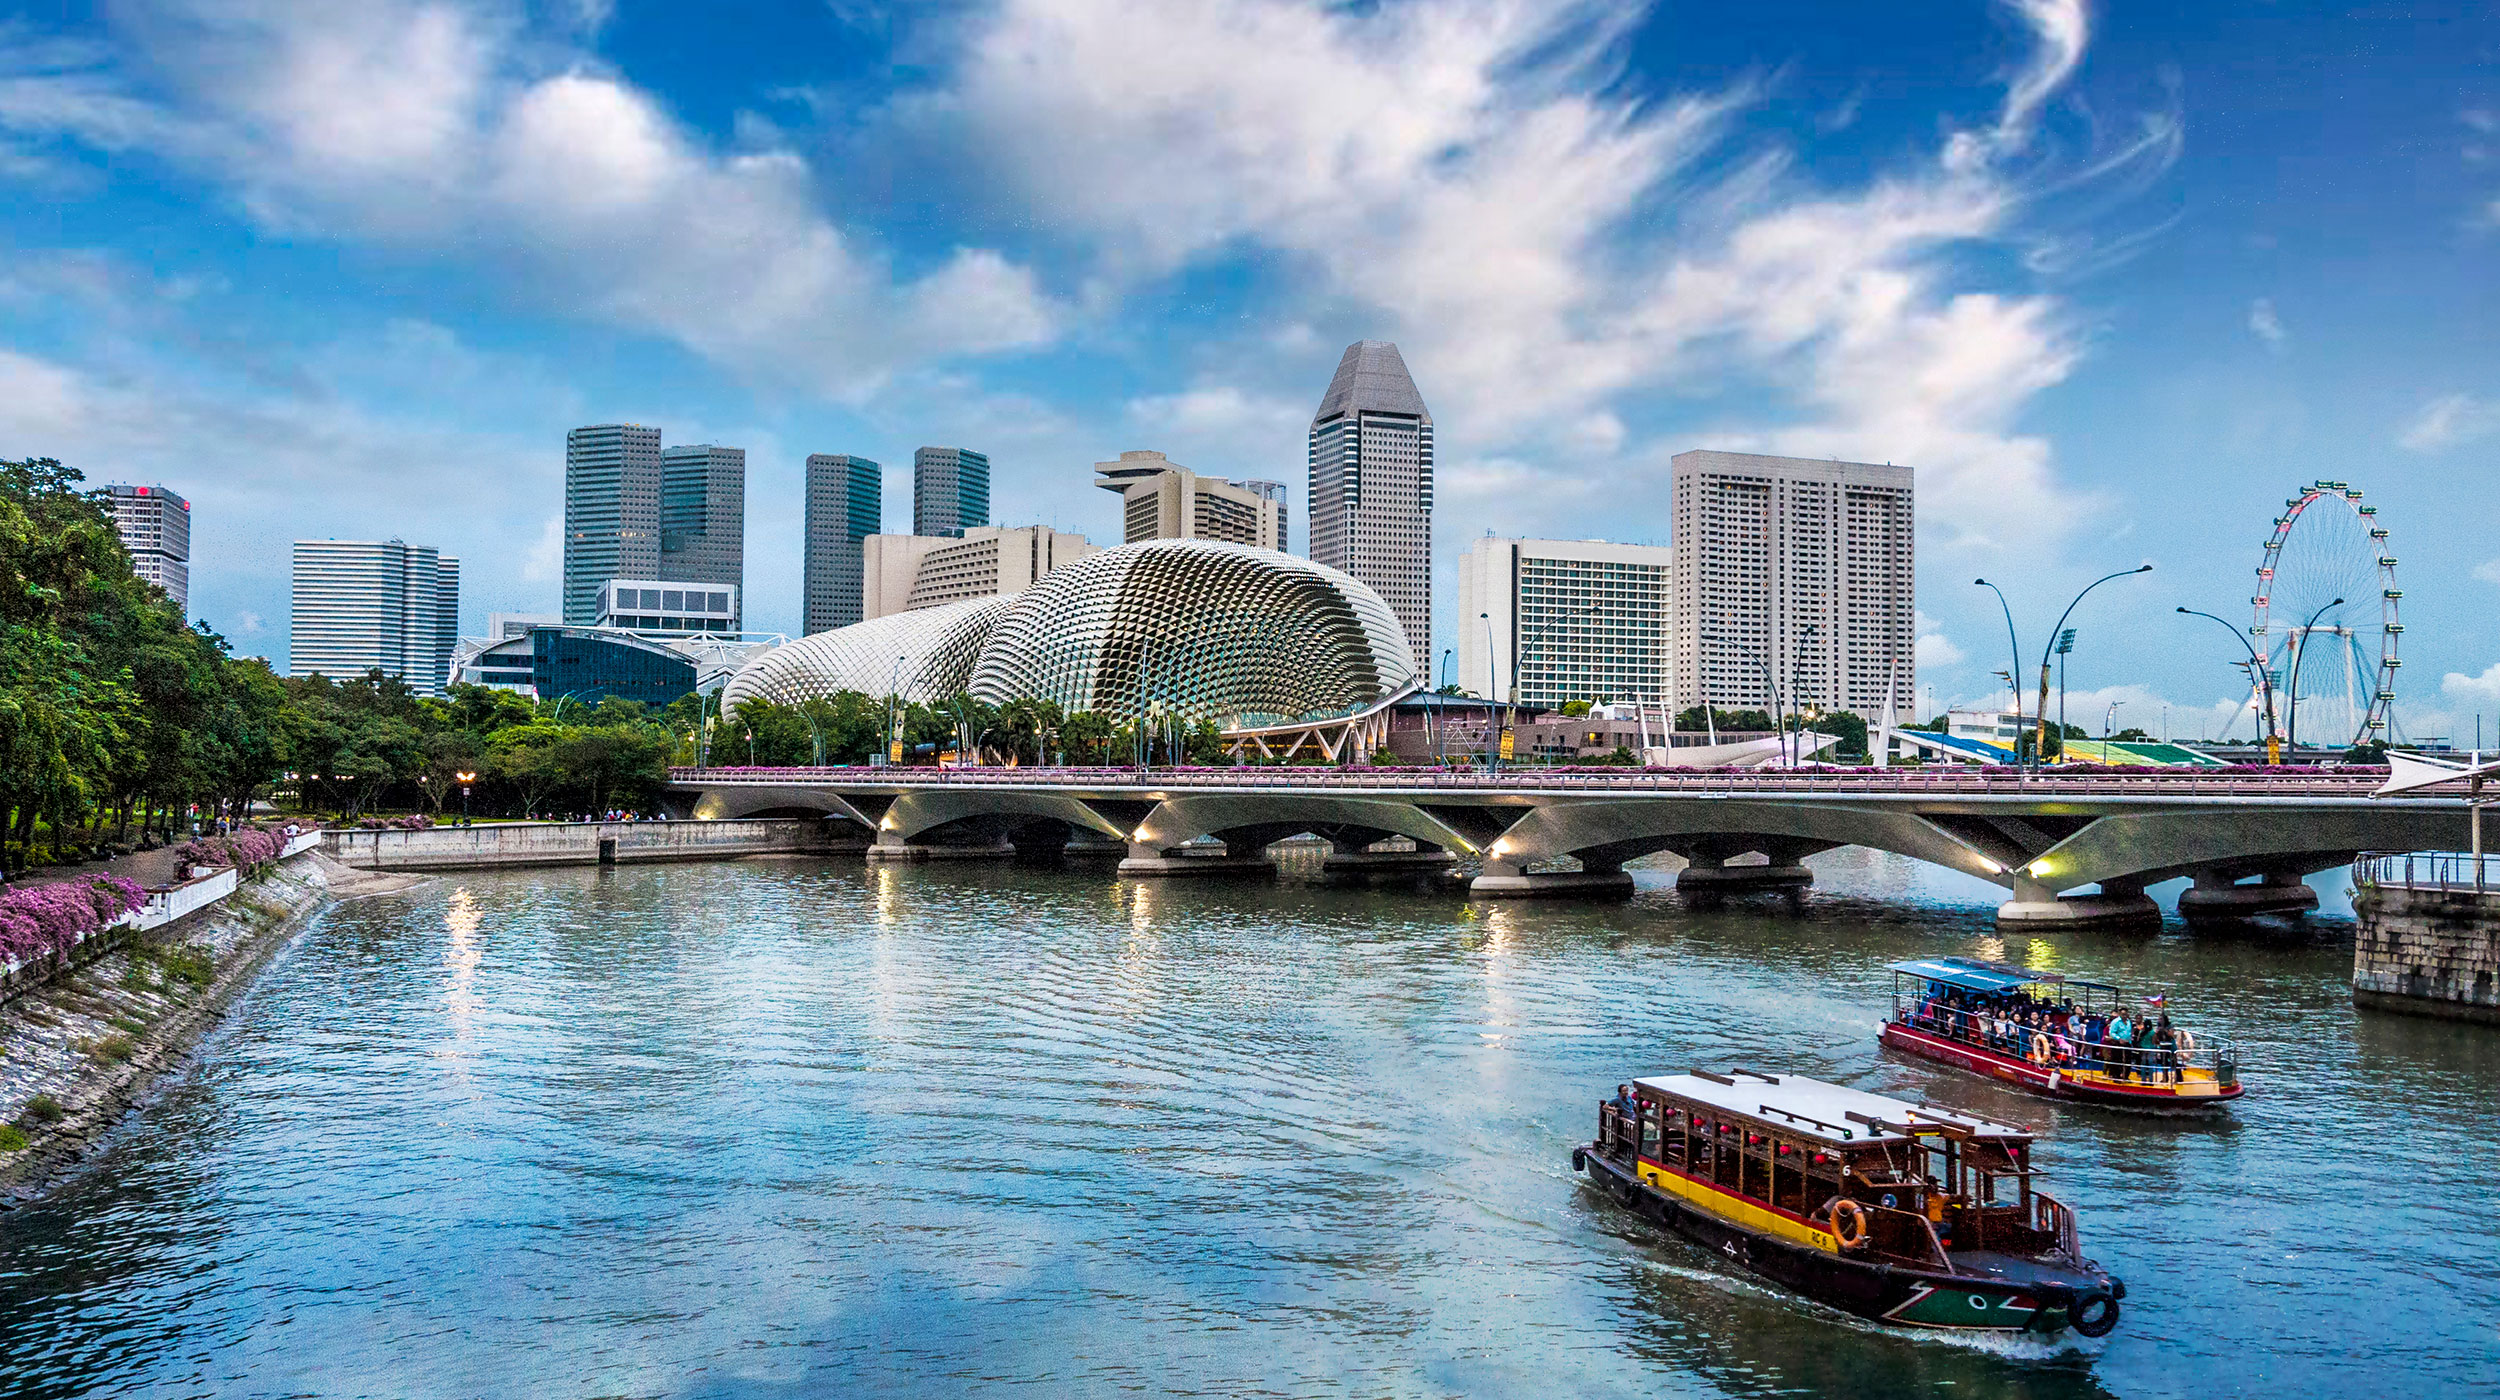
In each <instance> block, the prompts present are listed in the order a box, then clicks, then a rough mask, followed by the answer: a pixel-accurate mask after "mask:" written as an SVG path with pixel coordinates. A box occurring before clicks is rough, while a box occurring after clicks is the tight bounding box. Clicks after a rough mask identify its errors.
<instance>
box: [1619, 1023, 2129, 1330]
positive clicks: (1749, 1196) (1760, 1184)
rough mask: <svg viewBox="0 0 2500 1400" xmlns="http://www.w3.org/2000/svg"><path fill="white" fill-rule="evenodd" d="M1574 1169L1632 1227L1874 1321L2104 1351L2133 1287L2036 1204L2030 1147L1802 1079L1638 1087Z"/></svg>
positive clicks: (1732, 1078) (1991, 1126) (1694, 1079)
mask: <svg viewBox="0 0 2500 1400" xmlns="http://www.w3.org/2000/svg"><path fill="white" fill-rule="evenodd" d="M1630 1091H1631V1092H1630V1093H1628V1094H1619V1095H1618V1096H1617V1097H1616V1098H1615V1099H1614V1100H1611V1101H1609V1102H1607V1103H1604V1104H1601V1105H1600V1106H1599V1108H1598V1112H1597V1136H1596V1138H1595V1139H1594V1140H1593V1141H1591V1142H1590V1143H1588V1144H1587V1145H1586V1146H1584V1147H1579V1148H1575V1149H1573V1150H1572V1153H1571V1165H1572V1167H1573V1168H1574V1169H1575V1170H1580V1171H1585V1172H1587V1173H1588V1175H1589V1181H1590V1182H1591V1184H1593V1185H1595V1186H1597V1187H1599V1188H1600V1189H1603V1190H1607V1191H1610V1192H1612V1193H1613V1194H1614V1195H1615V1196H1616V1198H1617V1199H1619V1200H1620V1201H1622V1202H1623V1204H1624V1205H1626V1206H1629V1207H1630V1208H1632V1209H1633V1210H1634V1211H1636V1212H1638V1213H1639V1214H1641V1215H1643V1216H1645V1217H1649V1218H1652V1219H1656V1220H1658V1221H1661V1222H1662V1223H1664V1224H1665V1225H1667V1226H1668V1227H1669V1228H1671V1229H1673V1230H1675V1231H1676V1232H1677V1233H1678V1234H1681V1235H1683V1236H1685V1237H1686V1238H1688V1239H1691V1240H1694V1241H1696V1242H1698V1243H1700V1244H1702V1245H1704V1246H1706V1247H1708V1248H1710V1249H1714V1250H1717V1251H1718V1252H1719V1253H1721V1254H1723V1255H1725V1256H1726V1257H1727V1258H1728V1259H1730V1260H1732V1261H1734V1262H1735V1263H1737V1264H1739V1265H1741V1266H1743V1267H1744V1268H1746V1269H1748V1270H1750V1271H1752V1272H1753V1273H1755V1274H1757V1275H1760V1276H1761V1277H1763V1278H1765V1279H1768V1280H1770V1281H1771V1282H1773V1283H1776V1284H1779V1285H1781V1286H1783V1287H1786V1288H1789V1289H1792V1290H1794V1291H1796V1292H1798V1293H1801V1294H1804V1295H1805V1296H1806V1297H1809V1298H1812V1299H1814V1300H1815V1301H1817V1302H1820V1303H1824V1304H1827V1305H1829V1306H1831V1307H1834V1308H1838V1309H1840V1310H1841V1311H1843V1312H1847V1313H1852V1314H1855V1315H1856V1316H1859V1317H1863V1318H1869V1319H1872V1320H1874V1321H1877V1322H1885V1323H1891V1324H1895V1325H1898V1326H1903V1327H1922V1328H1947V1329H1952V1330H1955V1331H1983V1332H2033V1333H2056V1332H2062V1331H2065V1330H2067V1329H2069V1328H2071V1329H2073V1330H2074V1331H2076V1332H2079V1333H2082V1334H2083V1335H2084V1336H2087V1337H2098V1336H2103V1335H2105V1334H2107V1333H2108V1331H2109V1330H2110V1329H2111V1328H2113V1327H2115V1326H2117V1325H2118V1300H2119V1299H2121V1298H2124V1297H2125V1296H2127V1288H2126V1285H2125V1284H2123V1283H2121V1282H2120V1281H2119V1280H2117V1279H2116V1278H2113V1277H2111V1276H2110V1275H2109V1273H2107V1272H2106V1271H2105V1270H2103V1269H2102V1268H2101V1266H2100V1265H2098V1264H2095V1263H2093V1262H2092V1261H2091V1260H2090V1259H2087V1258H2085V1257H2084V1256H2083V1253H2082V1250H2081V1248H2080V1246H2079V1245H2078V1243H2077V1240H2076V1235H2075V1213H2074V1212H2073V1211H2072V1210H2070V1209H2069V1208H2067V1207H2066V1205H2064V1204H2063V1203H2062V1202H2060V1201H2058V1200H2056V1199H2054V1198H2053V1197H2051V1196H2049V1195H2048V1194H2047V1193H2046V1192H2044V1191H2042V1190H2040V1189H2039V1180H2040V1176H2041V1173H2040V1171H2039V1169H2038V1168H2037V1167H2035V1166H2034V1165H2033V1164H2032V1137H2033V1135H2032V1134H2031V1133H2030V1132H2028V1131H2026V1130H2024V1129H2021V1128H2017V1127H2011V1126H2008V1125H2006V1124H2003V1123H1992V1122H1989V1121H1988V1120H1986V1119H1984V1118H1979V1117H1976V1116H1973V1115H1971V1114H1968V1113H1961V1112H1957V1111H1955V1110H1952V1109H1946V1108H1939V1107H1936V1106H1934V1105H1930V1104H1915V1103H1907V1102H1904V1101H1902V1100H1900V1099H1892V1098H1886V1097H1883V1096H1881V1095H1878V1094H1870V1093H1866V1092H1864V1091H1862V1090H1858V1089H1851V1088H1848V1087H1846V1086H1844V1085H1839V1084H1828V1083H1825V1082H1823V1081H1822V1080H1819V1079H1808V1078H1806V1077H1805V1076H1804V1075H1800V1074H1761V1073H1757V1072H1755V1071H1753V1070H1744V1069H1731V1070H1729V1071H1727V1072H1726V1073H1725V1074H1716V1073H1712V1072H1710V1071H1708V1070H1698V1069H1697V1070H1693V1071H1691V1072H1689V1073H1686V1074H1667V1075H1659V1076H1656V1077H1654V1078H1648V1079H1637V1080H1634V1081H1633V1082H1632V1084H1631V1085H1630Z"/></svg>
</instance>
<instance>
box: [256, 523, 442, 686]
mask: <svg viewBox="0 0 2500 1400" xmlns="http://www.w3.org/2000/svg"><path fill="white" fill-rule="evenodd" d="M291 613H292V616H291V617H290V618H289V621H288V640H287V669H288V671H290V672H291V673H293V674H295V675H299V676H304V675H311V674H312V673H314V672H316V671H317V672H319V673H321V674H322V675H325V676H328V677H330V678H331V679H332V680H353V679H355V678H357V677H359V676H362V675H363V674H365V672H367V671H372V670H379V671H381V672H382V674H384V675H386V676H396V677H398V678H400V679H401V680H404V681H406V682H407V683H408V684H409V685H410V686H412V687H414V688H415V689H416V690H417V691H418V692H419V693H421V694H426V695H440V694H442V693H443V686H444V684H445V683H446V682H447V681H448V680H449V679H450V676H451V654H452V649H453V648H454V647H456V646H458V645H459V640H460V638H459V633H460V561H459V560H457V559H453V558H450V557H448V556H446V555H443V554H440V553H438V552H437V551H435V550H434V549H432V548H429V547H427V546H425V545H412V544H408V543H405V542H403V541H400V540H382V541H374V540H297V541H296V542H295V579H294V597H293V602H292V607H291Z"/></svg>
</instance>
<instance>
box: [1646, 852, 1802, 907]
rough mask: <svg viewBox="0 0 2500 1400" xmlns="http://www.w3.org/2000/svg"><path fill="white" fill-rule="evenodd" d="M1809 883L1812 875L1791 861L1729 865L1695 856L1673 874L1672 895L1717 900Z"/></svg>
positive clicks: (1724, 859)
mask: <svg viewBox="0 0 2500 1400" xmlns="http://www.w3.org/2000/svg"><path fill="white" fill-rule="evenodd" d="M1813 883H1814V872H1813V871H1811V870H1808V869H1807V868H1805V867H1804V866H1803V865H1800V864H1797V863H1795V862H1793V861H1780V860H1777V859H1776V858H1774V859H1771V860H1767V861H1765V862H1764V863H1763V864H1761V865H1730V864H1728V861H1727V857H1725V856H1718V855H1697V856H1695V857H1693V859H1692V863H1691V864H1689V865H1687V866H1685V867H1684V868H1683V869H1682V870H1680V871H1678V872H1676V876H1675V892H1676V893H1677V894H1680V895H1683V896H1685V897H1687V898H1689V899H1717V898H1719V897H1720V896H1722V895H1731V894H1752V893H1755V892H1756V891H1760V890H1801V889H1804V888H1805V887H1806V886H1808V885H1811V884H1813Z"/></svg>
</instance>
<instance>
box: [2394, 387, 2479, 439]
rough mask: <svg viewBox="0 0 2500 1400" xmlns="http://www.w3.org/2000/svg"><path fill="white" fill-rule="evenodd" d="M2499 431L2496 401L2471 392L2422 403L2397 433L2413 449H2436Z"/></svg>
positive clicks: (2442, 396)
mask: <svg viewBox="0 0 2500 1400" xmlns="http://www.w3.org/2000/svg"><path fill="white" fill-rule="evenodd" d="M2493 433H2500V402H2495V401H2493V400H2490V399H2478V398H2475V397H2474V396H2473V395H2471V394H2442V395H2441V396H2439V397H2438V398H2435V399H2433V400H2431V401H2430V402H2429V403H2426V404H2424V405H2422V408H2421V411H2420V412H2418V413H2416V414H2414V415H2413V421H2412V422H2410V423H2408V424H2406V425H2405V429H2404V431H2403V432H2402V433H2400V434H2398V435H2397V438H2396V442H2397V445H2399V446H2401V447H2404V448H2407V449H2409V450H2411V451H2414V452H2440V451H2445V450H2446V449H2448V448H2451V447H2457V446H2460V445H2462V444H2465V443H2469V442H2475V441H2479V440H2480V439H2483V438H2486V437H2489V436H2491V435H2492V434H2493Z"/></svg>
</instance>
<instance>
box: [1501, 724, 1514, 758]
mask: <svg viewBox="0 0 2500 1400" xmlns="http://www.w3.org/2000/svg"><path fill="white" fill-rule="evenodd" d="M1511 748H1512V742H1511V732H1510V726H1508V725H1504V726H1502V757H1504V758H1509V757H1510V756H1511Z"/></svg>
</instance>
